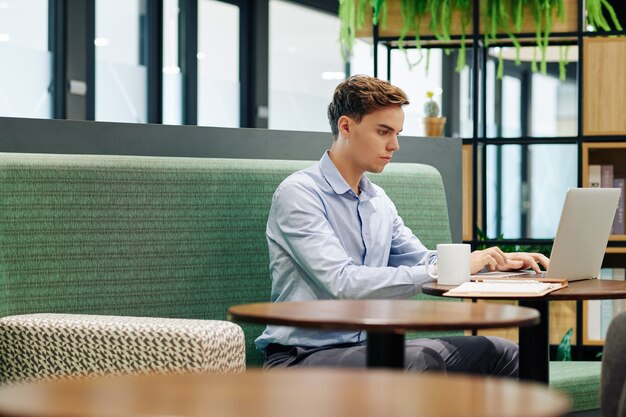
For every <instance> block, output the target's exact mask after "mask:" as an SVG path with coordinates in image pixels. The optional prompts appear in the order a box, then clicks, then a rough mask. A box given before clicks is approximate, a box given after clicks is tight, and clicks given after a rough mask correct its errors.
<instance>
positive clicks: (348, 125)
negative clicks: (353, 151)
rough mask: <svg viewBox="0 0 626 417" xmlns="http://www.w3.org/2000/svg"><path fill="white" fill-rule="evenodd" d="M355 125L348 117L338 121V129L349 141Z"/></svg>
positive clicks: (342, 117)
mask: <svg viewBox="0 0 626 417" xmlns="http://www.w3.org/2000/svg"><path fill="white" fill-rule="evenodd" d="M353 123H354V121H353V120H352V119H351V118H349V117H348V116H345V115H344V116H341V117H340V118H339V120H337V129H338V130H339V134H340V135H341V136H343V137H344V138H346V139H349V138H350V132H351V131H352V125H353Z"/></svg>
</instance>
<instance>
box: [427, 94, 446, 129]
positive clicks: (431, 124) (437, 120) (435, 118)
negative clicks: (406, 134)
mask: <svg viewBox="0 0 626 417" xmlns="http://www.w3.org/2000/svg"><path fill="white" fill-rule="evenodd" d="M434 95H435V94H434V93H433V92H432V91H427V92H426V97H428V100H427V101H426V103H424V120H423V123H424V136H431V137H436V136H443V130H444V128H445V126H446V118H445V117H441V116H439V105H438V104H437V103H436V102H435V100H433V96H434Z"/></svg>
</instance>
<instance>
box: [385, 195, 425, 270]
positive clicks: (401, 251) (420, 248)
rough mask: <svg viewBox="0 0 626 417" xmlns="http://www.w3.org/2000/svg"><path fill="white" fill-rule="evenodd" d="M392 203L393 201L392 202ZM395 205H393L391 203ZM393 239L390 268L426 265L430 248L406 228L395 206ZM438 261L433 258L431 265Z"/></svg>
mask: <svg viewBox="0 0 626 417" xmlns="http://www.w3.org/2000/svg"><path fill="white" fill-rule="evenodd" d="M390 203H391V201H390ZM391 204H392V205H393V203H391ZM393 212H394V216H395V218H394V222H393V239H392V241H391V248H390V253H389V263H388V264H389V266H392V267H399V266H401V265H409V266H411V265H424V257H425V256H426V252H427V251H428V248H426V246H424V245H423V244H422V242H421V241H420V240H419V239H418V238H417V237H416V236H415V235H414V234H413V232H412V231H411V229H409V228H408V227H407V226H405V224H404V221H403V220H402V218H401V217H400V216H399V215H398V212H397V211H396V208H395V206H393ZM434 259H436V258H435V257H434V256H433V257H432V258H431V263H432V262H434Z"/></svg>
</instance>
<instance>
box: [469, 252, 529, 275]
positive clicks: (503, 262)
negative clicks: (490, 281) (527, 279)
mask: <svg viewBox="0 0 626 417" xmlns="http://www.w3.org/2000/svg"><path fill="white" fill-rule="evenodd" d="M522 266H523V263H522V261H513V263H512V264H511V263H510V261H509V259H508V257H507V255H506V254H505V253H504V252H502V250H501V249H500V248H499V247H497V246H493V247H491V248H487V249H483V250H475V251H474V252H472V256H471V266H470V273H472V274H477V273H479V272H480V271H482V270H483V268H485V267H487V269H488V270H489V271H510V270H512V269H520V268H521V267H522Z"/></svg>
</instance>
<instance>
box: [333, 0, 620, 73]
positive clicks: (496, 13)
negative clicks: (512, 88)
mask: <svg viewBox="0 0 626 417" xmlns="http://www.w3.org/2000/svg"><path fill="white" fill-rule="evenodd" d="M391 1H399V2H400V12H401V16H402V21H403V27H402V29H401V30H400V34H399V44H400V48H403V47H404V39H405V37H406V35H407V34H408V33H409V31H413V32H414V33H415V34H416V43H417V47H418V48H419V47H420V45H421V42H420V38H419V34H420V32H421V29H422V18H423V17H424V16H427V15H428V16H430V18H431V20H430V26H429V29H430V30H431V31H432V33H433V34H434V35H435V37H436V38H437V39H439V40H441V41H444V42H447V41H450V33H451V26H452V15H453V13H455V12H458V13H459V15H460V21H461V42H460V51H459V56H458V61H457V65H456V70H457V71H460V70H462V69H463V67H464V66H465V40H466V34H467V28H468V26H469V24H470V22H471V20H472V1H471V0H339V20H340V23H341V28H340V32H339V41H340V43H341V46H342V48H341V51H342V54H343V56H344V59H347V58H348V57H349V56H350V54H351V53H352V48H353V46H354V40H355V36H356V29H357V28H360V27H362V26H363V24H364V23H365V14H366V11H367V8H368V7H369V8H371V10H372V23H373V24H378V23H379V22H380V24H381V26H382V27H385V26H386V14H387V2H391ZM563 1H564V0H481V1H480V5H481V6H480V9H481V10H480V14H481V21H482V25H483V28H482V29H483V32H484V44H485V46H489V45H490V43H491V42H493V41H494V40H495V39H496V35H497V34H498V33H506V34H507V35H508V36H509V39H510V40H511V42H512V43H513V45H514V46H515V49H516V51H517V59H516V63H518V64H519V51H520V48H521V45H520V43H519V42H518V40H517V38H516V37H515V35H514V32H520V31H521V29H522V25H523V19H524V12H525V11H529V12H530V15H531V16H532V18H533V22H534V25H535V36H536V45H537V49H538V50H539V53H540V57H541V59H540V63H541V65H540V70H541V72H543V73H545V72H546V68H547V65H546V51H547V47H548V40H549V37H550V32H551V30H552V21H553V19H554V18H555V17H556V18H557V19H560V20H564V19H565V7H564V5H563ZM586 7H587V20H588V23H589V24H590V25H592V26H593V27H594V28H596V30H597V29H602V30H606V31H609V30H611V25H610V24H609V22H608V20H607V19H606V18H605V17H604V11H607V12H608V14H609V17H610V20H611V22H612V24H613V26H614V27H615V28H616V29H617V30H622V26H621V25H620V22H619V20H618V19H617V16H616V14H615V11H614V9H613V7H612V6H611V5H610V4H609V1H608V0H587V1H586ZM533 56H534V57H536V55H535V52H533ZM560 57H561V60H560V75H561V78H564V77H565V65H567V54H566V53H561V55H560ZM532 68H533V71H536V70H537V65H536V60H533V65H532ZM502 74H503V69H502V59H501V58H500V59H499V69H498V76H499V77H502Z"/></svg>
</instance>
